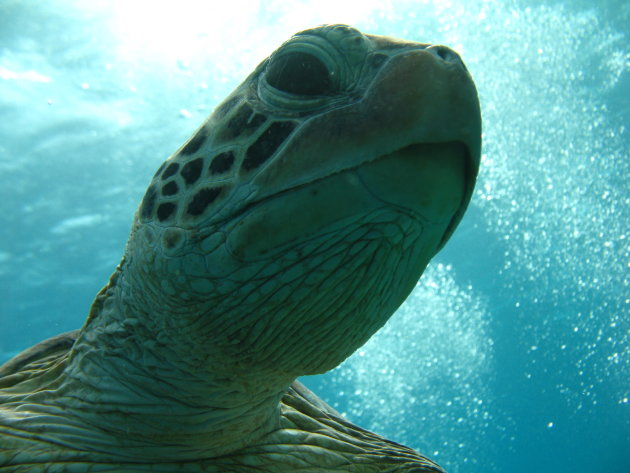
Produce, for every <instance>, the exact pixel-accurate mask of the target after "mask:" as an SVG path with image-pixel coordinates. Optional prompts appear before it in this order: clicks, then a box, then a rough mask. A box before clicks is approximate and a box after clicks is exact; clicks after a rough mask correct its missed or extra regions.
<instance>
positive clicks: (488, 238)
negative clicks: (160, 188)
mask: <svg viewBox="0 0 630 473" xmlns="http://www.w3.org/2000/svg"><path fill="white" fill-rule="evenodd" d="M127 3H128V4H130V5H131V6H129V5H126V4H127ZM206 3H207V4H208V5H209V4H211V3H212V2H206ZM353 3H354V2H339V1H332V0H320V1H312V2H308V1H274V2H267V3H265V2H253V1H243V0H231V1H230V2H221V4H222V5H221V9H220V10H219V9H216V8H215V9H211V8H210V9H209V8H208V7H205V6H203V4H202V2H192V1H186V0H178V1H177V2H172V3H170V4H168V6H160V5H162V3H160V2H140V1H137V2H125V1H109V2H105V1H90V2H82V1H61V0H51V1H47V2H41V1H37V0H24V1H17V0H1V1H0V111H1V115H0V116H1V120H0V218H1V219H2V220H1V221H0V222H1V223H0V361H3V360H5V359H7V358H8V357H10V356H12V355H13V354H15V353H17V352H19V351H20V350H22V349H24V348H26V347H28V346H30V345H32V344H34V343H36V342H38V341H40V340H42V339H44V338H47V337H50V336H52V335H55V334H57V333H59V332H62V331H66V330H70V329H74V328H77V327H79V326H80V325H81V324H82V322H83V320H84V318H85V316H86V314H87V310H88V307H89V305H90V303H91V301H92V298H93V297H94V295H95V294H96V292H97V291H98V290H99V289H100V287H101V286H102V285H103V284H104V283H105V282H106V280H107V277H108V276H109V274H110V273H111V272H112V270H113V268H114V267H115V265H116V263H117V262H118V260H119V259H120V256H121V254H122V251H123V246H124V243H125V241H126V238H127V234H128V231H129V227H130V223H131V219H132V216H133V212H134V210H135V208H136V205H137V203H138V202H139V200H140V198H141V196H142V195H143V193H144V190H145V188H146V186H147V184H148V182H149V180H150V178H151V176H152V175H153V172H154V171H155V169H156V168H157V167H158V166H159V165H160V164H161V162H162V161H163V160H164V159H165V158H166V157H167V156H168V155H169V154H170V153H171V152H173V151H174V150H175V149H176V148H177V147H179V145H181V144H182V143H183V142H184V140H185V139H186V138H188V136H189V135H190V134H191V133H192V132H193V130H194V129H195V128H196V127H197V126H198V125H199V124H200V123H201V122H202V120H203V119H204V117H205V116H206V115H208V114H209V113H210V112H211V110H212V109H213V107H214V106H215V105H216V104H217V103H218V102H219V100H221V99H222V98H224V97H225V96H226V95H227V94H228V93H229V92H230V91H231V90H232V89H233V88H234V87H235V86H236V85H237V84H238V83H239V82H240V81H241V80H242V79H243V78H244V77H245V76H246V75H247V74H248V73H249V72H250V71H251V70H252V69H253V67H254V66H255V65H256V64H257V63H258V62H259V61H260V60H261V59H262V58H264V57H265V56H266V55H267V54H269V53H270V52H271V51H273V50H274V49H275V48H276V47H277V46H278V45H279V44H280V43H281V42H282V41H284V40H285V39H287V38H288V37H289V36H290V35H291V34H292V33H294V32H296V31H298V30H300V29H304V28H307V27H311V26H314V25H317V24H320V23H334V22H345V23H349V24H352V25H353V26H355V27H357V28H359V29H361V30H362V31H364V32H369V33H375V34H388V35H393V36H397V37H404V38H407V39H411V40H417V41H424V42H432V43H444V44H447V45H449V46H452V47H453V48H455V49H456V50H458V51H460V52H461V53H462V56H463V58H464V60H465V61H466V64H467V66H468V68H469V70H470V71H471V73H472V75H473V77H474V79H475V81H476V83H477V87H478V90H479V95H480V101H481V106H482V111H483V118H484V150H483V160H482V169H481V173H480V176H479V181H478V185H477V189H476V192H475V194H474V196H473V201H472V204H471V207H470V210H469V212H468V214H467V216H466V217H465V219H464V221H463V222H462V224H461V225H460V227H459V229H458V230H457V232H456V234H455V236H454V237H453V239H452V240H451V242H450V243H449V244H448V245H447V247H446V248H445V250H444V251H443V252H442V253H441V254H440V255H438V256H437V257H436V258H435V260H434V262H433V263H432V264H431V265H430V267H429V269H428V270H427V272H426V274H425V275H424V276H423V279H422V280H421V282H420V283H419V285H418V287H417V289H416V290H415V292H414V293H413V294H412V295H411V297H410V298H409V300H408V301H407V303H406V304H405V305H404V306H403V307H402V308H401V309H400V310H399V312H398V313H397V314H396V315H395V316H394V317H393V318H392V319H391V321H390V322H389V323H388V325H387V326H386V327H385V328H384V329H383V330H382V331H381V332H380V333H378V334H377V335H376V336H375V337H373V339H372V340H370V342H369V343H368V344H367V345H366V346H365V347H363V348H362V349H360V350H359V351H358V352H357V353H356V354H355V355H354V356H353V357H351V358H350V359H349V360H347V361H346V362H345V363H344V364H343V365H342V366H341V367H339V368H338V369H336V370H334V371H333V372H331V373H328V374H326V375H323V376H316V377H311V378H307V379H305V382H306V383H307V384H308V385H309V386H310V387H311V388H312V389H314V390H315V391H316V392H317V393H318V394H319V395H321V396H322V397H323V398H324V399H326V400H327V401H328V402H329V403H330V404H332V405H333V406H335V407H336V408H337V409H338V410H340V411H342V412H344V413H345V414H346V415H347V416H348V417H349V418H350V419H351V420H352V421H354V422H356V423H358V424H359V425H361V426H363V427H366V428H369V429H371V430H375V431H377V432H379V433H381V434H383V435H385V436H387V437H389V438H392V439H394V440H396V441H398V442H401V443H405V444H408V445H410V446H412V447H414V448H416V449H419V450H420V451H422V452H424V453H426V454H428V455H429V456H431V457H433V458H434V459H436V460H437V461H438V462H440V463H441V464H442V465H443V466H444V467H446V468H447V469H448V470H449V471H450V472H451V473H464V472H466V473H495V472H496V473H504V472H509V473H525V472H527V473H531V472H532V471H536V472H538V473H559V472H560V473H563V472H571V473H582V472H584V473H586V472H589V473H600V472H601V473H604V472H606V473H627V472H628V471H630V402H629V401H628V399H629V398H630V350H629V346H628V344H629V333H630V310H629V309H630V290H629V288H628V277H629V273H630V270H629V264H630V255H629V245H628V242H629V240H630V228H629V222H630V153H629V151H630V143H629V141H630V140H629V132H628V128H629V125H630V124H629V123H628V122H629V110H630V74H629V71H630V52H629V51H630V48H629V44H630V42H629V38H628V31H629V30H628V26H629V25H630V6H629V5H630V4H628V3H627V2H625V1H622V0H620V1H616V0H610V1H606V2H592V1H589V2H587V1H572V2H540V1H502V0H493V1H491V0H486V1H482V0H472V1H466V2H464V1H456V0H452V1H438V0H433V1H430V0H424V1H418V0H416V1H414V2H403V1H399V2H395V1H390V2H388V1H386V0H379V1H373V0H363V1H362V2H360V3H356V4H353ZM164 4H166V2H164ZM265 5H266V6H265Z"/></svg>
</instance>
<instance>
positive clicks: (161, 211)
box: [157, 202, 177, 222]
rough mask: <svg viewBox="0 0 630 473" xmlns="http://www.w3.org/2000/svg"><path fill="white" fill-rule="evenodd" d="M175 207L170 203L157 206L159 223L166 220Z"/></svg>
mask: <svg viewBox="0 0 630 473" xmlns="http://www.w3.org/2000/svg"><path fill="white" fill-rule="evenodd" d="M176 208H177V206H176V205H175V204H173V203H171V202H164V203H163V204H160V205H158V208H157V218H158V220H159V221H160V222H163V221H164V220H166V219H167V218H169V217H171V216H172V215H173V213H174V212H175V209H176Z"/></svg>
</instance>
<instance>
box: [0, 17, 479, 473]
mask: <svg viewBox="0 0 630 473" xmlns="http://www.w3.org/2000/svg"><path fill="white" fill-rule="evenodd" d="M480 146H481V119H480V112H479V104H478V99H477V94H476V91H475V87H474V84H473V82H472V79H471V78H470V75H469V74H468V71H467V70H466V68H465V67H464V65H463V63H462V61H461V59H460V58H459V56H458V55H457V54H456V53H454V52H453V51H452V50H450V49H448V48H446V47H444V46H431V45H428V44H421V43H414V42H406V41H401V40H396V39H393V38H387V37H382V36H372V35H364V34H362V33H360V32H359V31H357V30H355V29H353V28H351V27H348V26H345V25H330V26H322V27H318V28H314V29H311V30H306V31H303V32H301V33H298V34H297V35H295V36H293V37H292V38H291V39H290V40H289V41H287V42H286V43H284V44H283V45H282V46H281V47H280V48H279V49H278V50H277V51H276V52H274V53H273V54H272V55H271V56H270V57H269V58H267V59H266V60H265V61H263V62H262V63H261V64H260V65H259V66H258V67H257V68H256V70H255V71H254V72H253V73H252V74H251V75H250V76H249V77H248V78H247V79H246V80H245V81H244V82H243V83H242V84H241V85H240V86H239V87H238V88H237V89H236V90H235V91H234V92H233V93H232V94H231V95H230V96H229V97H227V99H226V100H225V101H224V102H223V103H222V104H221V105H219V106H218V107H217V109H216V110H215V111H214V112H213V113H212V115H211V116H210V117H209V118H208V119H207V121H206V122H205V123H204V124H203V125H202V126H201V127H200V128H199V129H198V130H197V132H196V133H195V134H194V135H193V137H192V138H191V139H190V140H189V141H188V142H187V143H186V144H185V145H184V146H182V147H181V148H180V149H179V150H178V151H177V152H175V153H174V154H173V155H172V156H171V157H170V158H169V159H168V160H167V161H166V162H165V163H164V164H163V165H162V166H161V167H160V169H159V170H158V172H157V173H156V174H155V176H154V177H153V179H152V181H151V183H150V185H149V188H148V190H147V192H146V194H145V196H144V199H143V201H142V203H141V204H140V207H139V208H138V212H137V213H136V216H135V219H134V222H133V226H132V230H131V235H130V237H129V241H128V243H127V246H126V248H125V253H124V256H123V258H122V261H121V263H120V264H119V265H118V267H117V268H116V270H115V271H114V273H113V275H112V277H111V278H110V281H109V283H108V284H107V285H106V286H105V287H104V288H103V289H102V290H101V292H100V293H99V294H98V295H97V297H96V299H95V301H94V303H93V305H92V308H91V310H90V313H89V315H88V318H87V320H86V322H85V324H84V326H83V327H82V328H81V330H77V331H75V332H70V333H67V334H62V335H60V336H58V337H55V338H53V339H50V340H47V341H45V342H42V343H40V344H39V345H36V346H35V347H33V348H31V349H29V350H26V351H25V352H23V353H22V354H20V355H18V356H17V357H16V358H14V359H13V360H11V361H9V362H8V363H6V364H5V365H3V366H2V367H0V473H5V472H30V473H33V472H35V473H38V472H77V473H79V472H92V471H94V472H97V471H98V472H105V471H107V472H136V471H154V472H156V471H157V472H235V473H245V472H271V473H274V472H304V473H306V472H430V471H433V472H436V471H437V472H439V471H443V470H442V469H441V468H440V467H439V466H437V465H436V464H434V463H433V462H432V461H430V460H428V459H426V458H425V457H423V456H422V455H420V454H419V453H417V452H415V451H413V450H411V449H409V448H407V447H404V446H401V445H398V444H396V443H394V442H391V441H388V440H385V439H383V438H381V437H379V436H378V435H376V434H373V433H370V432H368V431H365V430H363V429H361V428H359V427H357V426H355V425H353V424H351V423H350V422H348V421H346V420H345V419H343V417H342V416H341V415H340V414H339V413H337V412H336V411H335V410H334V409H332V408H330V407H329V406H328V405H326V404H325V403H324V402H323V401H321V400H320V399H318V398H317V397H316V396H315V395H314V394H313V393H311V392H310V391H309V390H308V389H306V388H305V387H304V386H302V385H301V384H300V383H299V382H297V381H295V380H296V378H297V377H298V376H301V375H307V374H315V373H322V372H325V371H327V370H329V369H331V368H333V367H335V366H337V365H338V364H339V363H341V362H342V361H343V360H344V359H345V358H347V357H348V356H349V355H350V354H351V353H353V352H354V351H355V350H356V349H357V348H358V347H360V346H361V345H362V344H363V343H365V341H366V340H367V339H368V338H369V337H370V336H371V335H373V334H374V333H375V332H376V331H377V330H378V328H380V327H381V326H382V325H383V324H384V323H385V322H386V321H387V319H388V318H389V317H390V316H391V315H392V313H393V312H394V311H395V310H396V309H397V308H398V307H399V306H400V304H401V303H402V302H403V301H404V300H405V298H406V297H407V296H408V294H409V293H410V291H411V290H412V289H413V287H414V286H415V284H416V282H417V281H418V279H419V277H420V275H421V274H422V272H423V270H424V268H425V267H426V265H427V264H428V262H429V260H430V259H431V258H432V257H433V256H434V255H435V253H436V252H437V251H439V249H440V248H442V246H443V245H444V244H445V242H446V241H447V240H448V238H449V237H450V235H451V234H452V232H453V231H454V229H455V227H456V226H457V224H458V223H459V221H460V220H461V217H462V215H463V213H464V211H465V209H466V207H467V205H468V202H469V200H470V197H471V194H472V190H473V187H474V183H475V178H476V175H477V171H478V167H479V157H480ZM404 421H405V420H404V419H401V423H403V422H404Z"/></svg>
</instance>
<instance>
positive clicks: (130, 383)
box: [62, 270, 294, 461]
mask: <svg viewBox="0 0 630 473" xmlns="http://www.w3.org/2000/svg"><path fill="white" fill-rule="evenodd" d="M135 292H137V290H136V289H135V288H134V282H133V275H132V274H127V273H126V272H125V271H124V270H123V271H122V274H120V275H119V277H118V278H117V281H116V283H115V286H114V287H109V288H107V289H106V293H105V294H104V295H102V296H100V297H101V300H100V301H97V304H98V303H100V304H101V305H100V307H99V308H98V309H97V310H98V313H97V314H94V317H93V318H91V320H90V321H89V323H88V324H86V327H84V329H83V330H82V332H81V335H80V337H79V339H78V340H77V342H76V344H75V346H74V347H73V350H72V352H71V355H70V360H69V363H68V367H67V369H66V380H65V383H64V386H63V387H62V391H63V394H64V396H69V397H73V398H74V397H75V396H76V398H75V399H73V400H72V402H68V404H67V405H66V406H65V407H64V412H65V413H66V415H71V414H74V415H75V416H76V418H78V419H79V420H80V422H82V423H86V424H88V425H89V426H92V427H95V428H96V433H95V435H94V437H93V439H92V445H91V447H92V448H93V449H94V450H96V451H100V452H102V453H105V454H111V455H113V456H114V458H116V459H120V458H122V459H127V458H129V459H134V460H143V461H156V460H168V461H175V460H181V461H185V460H195V459H199V458H206V457H208V458H210V457H215V456H218V455H221V454H224V453H228V452H231V451H234V450H237V449H239V448H241V447H242V446H245V445H249V444H251V443H252V442H253V441H254V440H255V439H257V438H259V437H261V436H262V435H264V434H265V433H267V432H269V431H271V430H273V429H275V428H276V427H277V426H278V422H279V400H280V398H281V397H282V394H283V393H284V391H285V390H286V389H287V388H288V386H289V384H290V383H291V381H292V380H293V379H294V377H293V376H290V375H288V374H286V373H273V374H271V373H266V374H263V373H257V372H251V373H247V374H246V373H240V374H236V373H228V372H226V371H225V370H216V371H215V372H214V373H213V374H212V375H210V374H209V373H208V372H207V371H206V370H202V369H199V366H198V365H199V363H200V362H202V360H199V359H198V358H196V356H197V353H195V350H194V348H195V347H194V346H186V345H185V344H181V345H176V344H177V343H181V340H176V339H175V338H176V337H173V339H171V338H170V337H169V336H168V334H167V333H160V332H156V331H155V327H150V326H147V325H145V323H144V321H146V320H153V318H161V317H168V315H169V314H168V313H167V312H164V313H161V314H158V313H156V312H155V311H156V310H158V311H159V310H160V307H156V308H153V305H152V304H146V305H139V304H136V303H133V304H132V300H131V299H133V296H131V297H130V295H131V294H134V293H135ZM150 307H151V308H153V309H152V310H151V309H149V308H150ZM186 351H188V353H185V352H186ZM182 352H184V353H182ZM62 399H63V398H62ZM88 428H89V427H88ZM84 442H85V441H84V440H81V441H79V442H78V443H77V447H79V448H84ZM182 446H185V447H182Z"/></svg>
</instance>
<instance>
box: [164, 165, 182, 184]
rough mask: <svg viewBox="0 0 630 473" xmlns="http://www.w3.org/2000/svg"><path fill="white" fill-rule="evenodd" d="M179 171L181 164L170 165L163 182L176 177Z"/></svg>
mask: <svg viewBox="0 0 630 473" xmlns="http://www.w3.org/2000/svg"><path fill="white" fill-rule="evenodd" d="M178 170H179V163H171V164H169V166H168V167H167V168H166V171H164V174H162V180H163V181H164V180H166V179H168V178H169V177H171V176H172V175H174V174H175V173H176V172H177V171H178Z"/></svg>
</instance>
